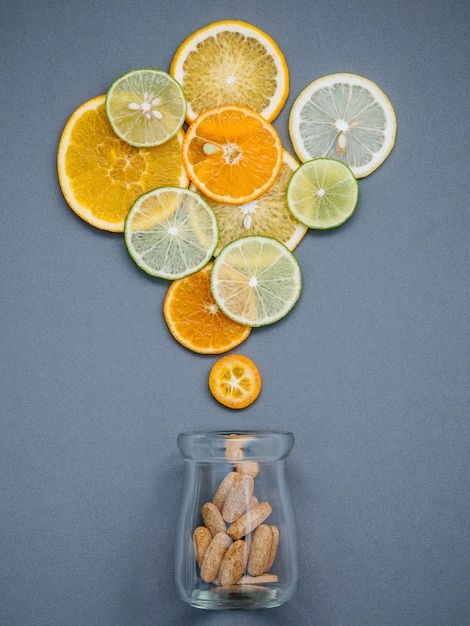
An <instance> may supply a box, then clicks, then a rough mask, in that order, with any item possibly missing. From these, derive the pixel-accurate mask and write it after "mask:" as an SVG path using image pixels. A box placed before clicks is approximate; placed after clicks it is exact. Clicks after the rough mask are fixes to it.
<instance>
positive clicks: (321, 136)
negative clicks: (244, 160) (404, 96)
mask: <svg viewBox="0 0 470 626" xmlns="http://www.w3.org/2000/svg"><path fill="white" fill-rule="evenodd" d="M396 127H397V125H396V116H395V111H394V110H393V107H392V105H391V103H390V101H389V99H388V98H387V96H386V95H385V94H384V93H383V91H382V90H381V89H379V87H378V86H377V85H376V84H375V83H373V82H372V81H370V80H368V79H367V78H363V77H362V76H357V75H356V74H330V75H328V76H323V77H322V78H319V79H318V80H315V81H313V82H312V83H311V84H310V85H308V86H307V87H306V88H305V89H304V90H303V91H302V92H301V93H300V95H299V96H298V98H297V99H296V100H295V102H294V104H293V105H292V109H291V112H290V117H289V133H290V137H291V140H292V144H293V146H294V150H295V152H296V154H297V156H298V157H299V159H300V160H301V161H309V160H311V159H315V158H317V157H328V158H332V159H338V160H339V161H343V162H344V163H346V164H347V165H349V167H350V168H351V169H352V171H353V173H354V175H355V176H356V178H362V177H363V176H367V175H368V174H370V173H371V172H373V171H374V170H375V169H377V168H378V167H379V165H381V163H383V161H384V160H385V159H386V157H387V156H388V155H389V153H390V151H391V149H392V148H393V146H394V143H395V134H396Z"/></svg>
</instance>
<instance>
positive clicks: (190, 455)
mask: <svg viewBox="0 0 470 626" xmlns="http://www.w3.org/2000/svg"><path fill="white" fill-rule="evenodd" d="M294 443H295V438H294V435H293V433H292V432H290V431H285V430H269V429H264V430H247V429H235V430H212V431H205V430H194V431H186V432H182V433H180V434H179V435H178V437H177V445H178V448H179V450H180V452H181V454H182V456H183V458H184V459H186V460H193V461H211V462H212V461H223V462H230V461H231V460H240V459H244V460H249V459H251V460H258V461H273V460H281V459H284V458H286V457H287V456H288V455H289V454H290V452H291V450H292V448H293V446H294Z"/></svg>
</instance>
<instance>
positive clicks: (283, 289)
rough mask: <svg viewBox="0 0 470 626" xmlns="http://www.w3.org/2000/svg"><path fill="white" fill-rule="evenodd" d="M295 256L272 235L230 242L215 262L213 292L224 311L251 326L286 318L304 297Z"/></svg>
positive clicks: (234, 318) (241, 322)
mask: <svg viewBox="0 0 470 626" xmlns="http://www.w3.org/2000/svg"><path fill="white" fill-rule="evenodd" d="M301 288H302V278H301V272H300V266H299V263H298V261H297V259H296V258H295V256H294V255H293V254H292V252H290V251H289V250H288V249H287V248H286V246H285V245H284V244H282V243H281V242H280V241H278V240H277V239H274V238H272V237H265V236H262V235H251V236H248V237H242V238H240V239H236V240H235V241H232V242H231V243H229V244H227V245H226V246H225V247H224V248H223V249H222V250H221V252H220V253H219V255H218V256H217V257H216V259H215V261H214V265H213V267H212V273H211V291H212V295H213V296H214V299H215V301H216V302H217V304H218V305H219V307H220V308H221V309H222V311H223V312H224V313H225V314H226V315H227V316H228V317H230V318H231V319H233V320H235V321H236V322H239V323H240V324H246V325H247V326H265V325H267V324H272V323H273V322H276V321H278V320H280V319H281V318H283V317H285V316H286V315H287V313H289V311H290V310H291V309H292V307H293V306H294V305H295V303H296V302H297V300H298V299H299V297H300V292H301Z"/></svg>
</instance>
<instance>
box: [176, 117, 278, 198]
mask: <svg viewBox="0 0 470 626" xmlns="http://www.w3.org/2000/svg"><path fill="white" fill-rule="evenodd" d="M182 157H183V163H184V165H185V167H186V171H187V173H188V175H189V178H190V179H191V181H192V182H193V183H194V185H195V186H196V187H197V188H198V189H199V190H200V191H202V192H203V193H204V194H205V195H206V196H208V197H209V198H211V199H212V200H216V201H218V202H223V203H226V204H241V203H244V202H249V201H251V200H254V199H255V198H258V197H259V196H261V195H262V194H263V193H264V192H266V191H267V190H268V189H270V187H272V185H273V184H274V182H275V180H276V178H277V176H278V174H279V171H280V169H281V167H282V145H281V140H280V139H279V135H278V134H277V131H276V130H275V129H274V127H273V126H272V125H271V124H269V123H268V122H266V120H265V119H264V118H262V117H261V115H259V114H258V113H256V112H255V111H252V110H251V109H248V108H246V107H243V106H238V105H227V106H221V107H216V108H214V109H209V110H207V111H205V112H204V113H201V115H199V117H197V118H196V119H195V120H194V122H193V123H192V124H191V125H190V126H189V128H188V130H187V131H186V134H185V138H184V141H183V146H182Z"/></svg>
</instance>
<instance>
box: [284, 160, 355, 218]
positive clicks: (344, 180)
mask: <svg viewBox="0 0 470 626" xmlns="http://www.w3.org/2000/svg"><path fill="white" fill-rule="evenodd" d="M358 195H359V185H358V182H357V180H356V178H355V176H354V174H353V173H352V171H351V169H350V168H349V167H348V166H347V165H345V164H344V163H341V161H336V160H335V159H313V160H312V161H307V162H306V163H304V164H303V165H301V166H300V167H299V168H298V169H297V170H296V171H295V172H294V173H293V174H292V177H291V179H290V182H289V186H288V187H287V205H288V207H289V209H290V210H291V211H292V214H293V215H294V217H296V218H297V219H298V220H299V221H300V222H302V224H305V225H306V226H308V227H309V228H317V229H326V228H334V227H335V226H339V225H340V224H343V222H345V221H346V220H347V219H348V218H349V217H351V215H352V214H353V213H354V209H355V208H356V204H357V198H358Z"/></svg>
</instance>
